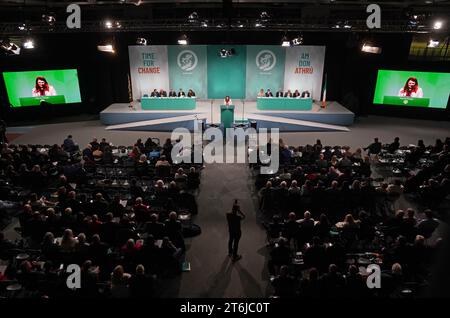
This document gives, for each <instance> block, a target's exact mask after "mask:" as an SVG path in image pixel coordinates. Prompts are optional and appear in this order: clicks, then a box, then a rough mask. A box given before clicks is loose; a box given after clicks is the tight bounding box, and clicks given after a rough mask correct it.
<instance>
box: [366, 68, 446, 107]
mask: <svg viewBox="0 0 450 318" xmlns="http://www.w3.org/2000/svg"><path fill="white" fill-rule="evenodd" d="M409 77H416V78H417V81H418V84H419V87H421V88H422V91H423V98H429V99H430V104H429V106H428V107H432V108H442V109H445V108H446V107H447V102H448V96H449V91H450V90H449V87H450V73H431V72H416V71H392V70H379V71H378V78H377V83H376V87H375V94H374V97H373V103H374V104H383V99H384V97H385V96H398V93H399V91H400V89H401V88H402V87H403V86H404V85H405V83H406V81H407V79H408V78H409Z"/></svg>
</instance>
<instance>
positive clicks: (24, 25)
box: [17, 23, 27, 31]
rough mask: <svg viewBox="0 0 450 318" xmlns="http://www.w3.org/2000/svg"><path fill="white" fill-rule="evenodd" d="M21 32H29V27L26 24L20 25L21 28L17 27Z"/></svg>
mask: <svg viewBox="0 0 450 318" xmlns="http://www.w3.org/2000/svg"><path fill="white" fill-rule="evenodd" d="M17 28H18V29H19V30H20V31H26V30H27V25H26V24H25V23H22V24H19V26H18V27H17Z"/></svg>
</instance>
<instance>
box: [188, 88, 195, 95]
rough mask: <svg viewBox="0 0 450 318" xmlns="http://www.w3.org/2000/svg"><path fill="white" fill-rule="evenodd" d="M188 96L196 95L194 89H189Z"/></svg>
mask: <svg viewBox="0 0 450 318" xmlns="http://www.w3.org/2000/svg"><path fill="white" fill-rule="evenodd" d="M187 97H195V92H194V91H193V90H192V89H189V91H188V94H187Z"/></svg>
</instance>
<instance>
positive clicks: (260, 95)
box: [258, 88, 266, 97]
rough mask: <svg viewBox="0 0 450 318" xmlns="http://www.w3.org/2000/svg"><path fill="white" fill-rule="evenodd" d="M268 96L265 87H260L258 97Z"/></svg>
mask: <svg viewBox="0 0 450 318" xmlns="http://www.w3.org/2000/svg"><path fill="white" fill-rule="evenodd" d="M265 96H266V93H264V89H262V88H261V89H260V90H259V93H258V97H265Z"/></svg>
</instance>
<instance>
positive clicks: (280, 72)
mask: <svg viewBox="0 0 450 318" xmlns="http://www.w3.org/2000/svg"><path fill="white" fill-rule="evenodd" d="M285 52H286V51H285V49H284V48H283V47H280V46H279V45H264V46H261V45H248V46H247V88H246V98H256V96H257V95H258V92H259V90H260V89H261V88H262V89H264V91H267V89H270V90H271V91H272V93H273V96H275V94H276V92H277V91H278V90H280V89H281V90H283V86H284V85H283V82H284V61H285V56H286V53H285Z"/></svg>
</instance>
